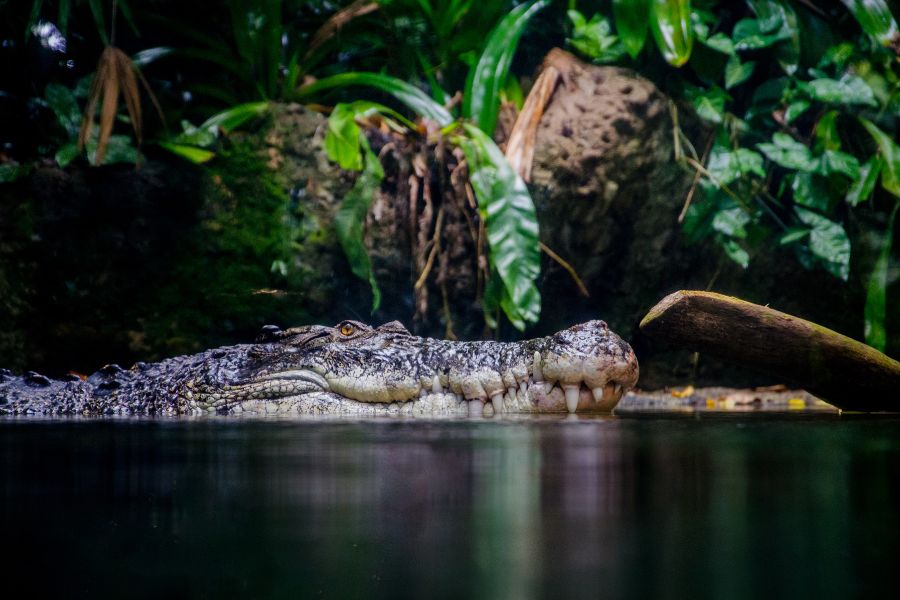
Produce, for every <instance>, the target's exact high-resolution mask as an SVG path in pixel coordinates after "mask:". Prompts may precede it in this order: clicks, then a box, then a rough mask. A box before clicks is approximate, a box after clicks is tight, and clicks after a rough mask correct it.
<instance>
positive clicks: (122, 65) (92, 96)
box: [78, 46, 142, 164]
mask: <svg viewBox="0 0 900 600" xmlns="http://www.w3.org/2000/svg"><path fill="white" fill-rule="evenodd" d="M136 73H137V67H135V65H134V63H133V62H132V61H131V58H130V57H129V56H128V55H127V54H125V53H124V52H122V51H121V50H119V49H118V48H116V47H115V46H107V47H106V48H105V49H104V50H103V53H102V54H100V60H99V61H98V62H97V71H96V73H94V79H93V81H91V89H90V92H89V93H88V98H87V105H86V106H85V109H84V117H83V118H82V120H81V131H80V132H79V134H78V148H79V149H82V148H84V146H85V144H87V142H88V140H89V139H90V137H91V133H92V132H93V129H94V116H95V112H96V110H97V104H98V103H99V104H100V131H99V134H98V136H97V153H96V156H95V158H94V164H102V163H103V159H104V157H105V156H106V147H107V145H108V144H109V138H110V136H111V135H112V130H113V125H114V124H115V120H116V115H117V113H118V109H119V92H121V93H122V99H123V100H124V102H125V109H126V110H127V111H128V117H129V119H130V120H131V127H132V128H133V129H134V136H135V139H136V140H137V145H138V146H139V147H140V145H141V140H142V135H141V131H142V129H141V95H140V91H139V90H138V84H137V75H136Z"/></svg>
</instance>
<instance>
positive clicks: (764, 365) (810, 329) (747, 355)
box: [640, 291, 900, 412]
mask: <svg viewBox="0 0 900 600" xmlns="http://www.w3.org/2000/svg"><path fill="white" fill-rule="evenodd" d="M640 327H641V331H643V332H644V333H645V334H646V335H647V336H649V337H651V338H653V339H658V340H660V341H663V342H666V343H670V344H675V345H679V346H682V347H687V348H690V349H692V350H695V351H698V352H703V353H710V354H714V355H718V356H721V357H722V358H725V359H728V360H732V361H736V362H740V363H742V364H744V365H746V366H748V367H753V368H757V369H761V370H765V371H768V372H770V373H773V374H775V375H778V376H779V377H784V378H785V379H788V380H790V381H792V382H794V383H797V384H798V385H800V386H802V387H803V388H805V389H806V390H808V391H810V392H812V393H813V394H816V395H818V396H819V397H821V398H822V399H824V400H826V401H828V402H830V403H831V404H834V405H835V406H837V407H838V408H841V409H843V410H851V411H865V412H874V411H900V398H898V393H900V362H897V361H896V360H894V359H892V358H890V357H888V356H885V355H884V354H882V353H881V352H879V351H877V350H875V349H874V348H872V347H871V346H867V345H865V344H863V343H860V342H858V341H856V340H853V339H850V338H848V337H846V336H843V335H841V334H839V333H837V332H834V331H832V330H830V329H827V328H825V327H822V326H821V325H817V324H815V323H811V322H810V321H806V320H804V319H801V318H799V317H795V316H792V315H789V314H786V313H783V312H779V311H777V310H774V309H771V308H768V307H766V306H760V305H758V304H752V303H750V302H746V301H744V300H740V299H738V298H732V297H730V296H723V295H721V294H715V293H712V292H695V291H679V292H675V293H673V294H670V295H668V296H666V297H665V298H663V299H662V300H661V301H660V302H659V303H658V304H657V305H656V306H654V307H653V308H652V309H650V312H648V313H647V316H645V317H644V319H643V320H642V321H641V325H640Z"/></svg>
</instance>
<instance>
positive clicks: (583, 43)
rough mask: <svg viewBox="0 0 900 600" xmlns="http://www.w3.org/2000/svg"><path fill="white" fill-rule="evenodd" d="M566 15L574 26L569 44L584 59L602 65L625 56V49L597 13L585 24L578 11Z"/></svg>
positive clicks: (605, 19) (607, 21)
mask: <svg viewBox="0 0 900 600" xmlns="http://www.w3.org/2000/svg"><path fill="white" fill-rule="evenodd" d="M568 15H569V19H571V20H572V23H573V24H574V27H573V31H572V37H571V38H569V43H570V44H571V45H572V46H573V47H574V48H575V49H576V50H578V52H580V53H581V54H582V55H584V56H585V58H588V59H590V60H591V62H594V63H598V64H602V63H609V62H615V61H617V60H619V59H620V58H622V56H623V55H624V54H625V47H624V46H623V45H622V43H621V42H620V41H619V38H618V37H617V36H616V35H615V34H613V32H612V26H610V24H609V20H607V18H606V17H604V16H603V15H601V14H599V13H597V14H595V15H594V16H593V17H591V20H590V21H587V22H585V20H584V17H583V16H582V15H581V13H579V12H578V11H574V10H570V11H569V12H568ZM576 15H577V18H576Z"/></svg>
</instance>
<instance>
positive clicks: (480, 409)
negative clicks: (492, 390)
mask: <svg viewBox="0 0 900 600" xmlns="http://www.w3.org/2000/svg"><path fill="white" fill-rule="evenodd" d="M483 414H484V403H483V402H482V401H481V400H469V416H470V417H480V416H481V415H483Z"/></svg>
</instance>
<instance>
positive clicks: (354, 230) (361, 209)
mask: <svg viewBox="0 0 900 600" xmlns="http://www.w3.org/2000/svg"><path fill="white" fill-rule="evenodd" d="M359 140H360V141H359V144H360V146H361V147H362V148H363V154H364V159H363V166H364V168H363V170H362V172H361V173H360V174H359V176H358V177H357V178H356V181H355V182H354V183H353V187H352V188H350V191H349V192H347V194H346V195H345V196H344V201H343V202H342V203H341V207H340V208H339V209H338V211H337V213H336V214H335V216H334V229H335V232H336V233H337V238H338V241H340V243H341V248H343V249H344V255H345V256H346V257H347V260H348V261H349V262H350V269H351V270H352V271H353V274H354V275H356V276H357V277H359V278H360V279H362V280H363V281H368V282H369V285H370V286H371V288H372V312H375V311H376V310H378V307H379V306H381V290H380V289H379V287H378V282H377V281H376V280H375V275H374V273H373V272H372V262H371V260H370V259H369V253H368V251H367V250H366V244H365V241H364V238H363V234H364V232H365V226H366V215H367V214H368V213H369V207H370V206H371V205H372V198H373V196H374V194H375V192H376V190H377V189H378V186H379V185H381V181H382V179H384V170H383V169H382V168H381V163H380V162H378V157H377V156H375V153H374V152H372V149H371V148H370V147H369V142H368V141H367V140H366V138H365V136H363V135H362V134H360V138H359Z"/></svg>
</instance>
